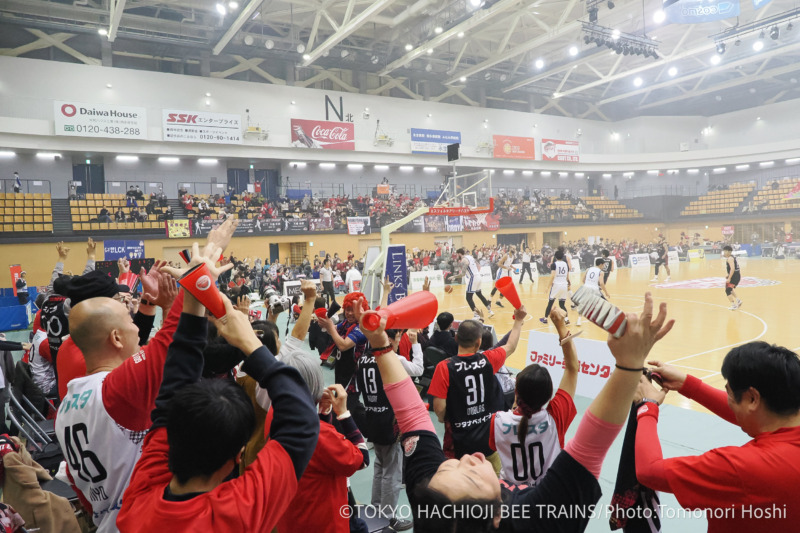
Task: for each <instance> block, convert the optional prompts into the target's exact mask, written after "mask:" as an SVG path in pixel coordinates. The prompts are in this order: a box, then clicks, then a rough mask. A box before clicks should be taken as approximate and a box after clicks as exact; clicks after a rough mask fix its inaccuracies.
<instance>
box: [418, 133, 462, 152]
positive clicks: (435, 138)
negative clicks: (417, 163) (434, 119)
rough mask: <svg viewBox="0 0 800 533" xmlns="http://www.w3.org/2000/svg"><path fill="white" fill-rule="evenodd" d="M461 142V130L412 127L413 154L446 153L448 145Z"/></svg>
mask: <svg viewBox="0 0 800 533" xmlns="http://www.w3.org/2000/svg"><path fill="white" fill-rule="evenodd" d="M460 142H461V132H460V131H441V130H423V129H418V128H411V153H412V154H446V153H447V145H448V144H453V143H460Z"/></svg>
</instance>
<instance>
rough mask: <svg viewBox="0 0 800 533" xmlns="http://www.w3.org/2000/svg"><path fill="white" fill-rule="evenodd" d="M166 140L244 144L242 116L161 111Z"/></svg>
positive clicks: (162, 128) (163, 134) (172, 110)
mask: <svg viewBox="0 0 800 533" xmlns="http://www.w3.org/2000/svg"><path fill="white" fill-rule="evenodd" d="M161 131H162V138H163V139H164V140H165V141H173V142H186V143H217V144H242V116H241V115H228V114H224V113H209V112H207V111H176V110H174V109H163V110H162V111H161Z"/></svg>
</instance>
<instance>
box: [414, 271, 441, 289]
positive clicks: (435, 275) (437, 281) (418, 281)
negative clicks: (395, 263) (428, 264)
mask: <svg viewBox="0 0 800 533" xmlns="http://www.w3.org/2000/svg"><path fill="white" fill-rule="evenodd" d="M425 278H428V281H429V282H430V284H431V289H443V288H444V273H443V272H442V271H441V270H428V271H425V272H412V273H411V280H410V283H409V288H410V289H411V290H412V291H419V290H422V285H423V284H424V283H425Z"/></svg>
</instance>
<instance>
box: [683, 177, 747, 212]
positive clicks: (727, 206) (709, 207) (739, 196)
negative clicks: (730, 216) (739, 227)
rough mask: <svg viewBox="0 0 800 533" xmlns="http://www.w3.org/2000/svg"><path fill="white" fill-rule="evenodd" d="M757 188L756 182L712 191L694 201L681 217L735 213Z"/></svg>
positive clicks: (735, 184) (737, 184)
mask: <svg viewBox="0 0 800 533" xmlns="http://www.w3.org/2000/svg"><path fill="white" fill-rule="evenodd" d="M754 188H755V183H754V182H747V183H733V184H731V185H730V186H729V187H728V188H727V189H723V190H716V191H710V192H708V193H706V194H704V195H702V196H700V197H699V198H698V199H697V200H693V201H692V202H691V203H690V204H689V205H688V206H686V207H685V208H684V210H683V211H681V216H692V215H709V214H720V213H734V212H735V211H736V209H737V208H738V207H739V205H740V204H741V203H742V202H743V201H744V199H745V198H747V195H749V194H750V193H751V192H752V191H753V189H754Z"/></svg>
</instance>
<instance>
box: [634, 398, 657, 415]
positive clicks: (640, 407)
mask: <svg viewBox="0 0 800 533" xmlns="http://www.w3.org/2000/svg"><path fill="white" fill-rule="evenodd" d="M649 403H652V404H654V405H655V406H656V413H658V402H657V401H655V400H651V399H650V398H642V401H640V402H639V403H637V404H636V416H637V417H638V416H641V415H643V414H645V413H647V412H648V411H649V410H650V409H651V408H650V406H649V405H647V404H649Z"/></svg>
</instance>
